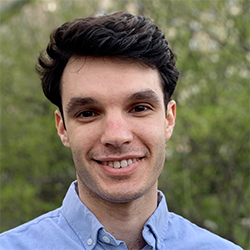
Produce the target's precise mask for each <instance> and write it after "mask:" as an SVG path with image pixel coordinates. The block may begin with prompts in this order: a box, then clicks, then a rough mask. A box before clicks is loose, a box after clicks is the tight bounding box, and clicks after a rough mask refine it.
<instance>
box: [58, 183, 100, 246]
mask: <svg viewBox="0 0 250 250" xmlns="http://www.w3.org/2000/svg"><path fill="white" fill-rule="evenodd" d="M62 213H63V215H64V217H65V219H66V220H67V222H68V224H69V225H70V227H71V228H72V230H73V231H74V232H75V233H76V235H77V236H78V238H79V239H80V240H81V242H82V244H83V245H84V247H85V249H88V250H92V249H93V248H94V247H95V245H96V243H97V235H98V231H99V230H100V229H102V228H103V226H102V224H101V223H100V222H99V221H98V220H97V218H96V217H95V216H94V215H93V213H91V212H90V210H89V209H88V208H87V207H86V206H85V205H84V204H83V203H82V201H81V200H80V198H79V196H78V191H77V181H75V182H73V183H72V184H71V186H70V188H69V190H68V192H67V194H66V196H65V198H64V200H63V205H62ZM86 225H87V227H86Z"/></svg>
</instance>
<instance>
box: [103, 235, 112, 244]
mask: <svg viewBox="0 0 250 250" xmlns="http://www.w3.org/2000/svg"><path fill="white" fill-rule="evenodd" d="M102 239H103V241H104V242H105V243H110V239H109V237H108V236H106V235H105V236H103V237H102Z"/></svg>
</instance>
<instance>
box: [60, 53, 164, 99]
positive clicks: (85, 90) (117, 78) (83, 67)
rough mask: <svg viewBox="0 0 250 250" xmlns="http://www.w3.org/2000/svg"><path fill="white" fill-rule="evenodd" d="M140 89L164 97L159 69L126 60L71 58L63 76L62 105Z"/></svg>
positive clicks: (129, 92)
mask: <svg viewBox="0 0 250 250" xmlns="http://www.w3.org/2000/svg"><path fill="white" fill-rule="evenodd" d="M140 89H152V90H153V91H155V92H156V93H157V94H158V95H159V96H160V97H163V92H162V85H161V77H160V74H159V72H158V70H157V69H153V68H151V67H149V66H147V65H145V64H143V63H141V62H138V61H137V60H133V59H128V58H107V57H72V58H71V59H70V60H69V62H68V64H67V65H66V67H65V69H64V72H63V75H62V99H63V102H64V101H66V100H65V99H68V98H70V97H73V96H76V95H78V96H91V97H92V96H93V95H94V96H96V97H97V98H102V97H105V96H109V97H110V96H111V97H114V96H115V95H122V94H126V93H128V94H131V92H138V91H140Z"/></svg>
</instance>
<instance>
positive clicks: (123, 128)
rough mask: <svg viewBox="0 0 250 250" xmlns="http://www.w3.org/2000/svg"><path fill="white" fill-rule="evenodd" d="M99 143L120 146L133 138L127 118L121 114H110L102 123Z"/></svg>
mask: <svg viewBox="0 0 250 250" xmlns="http://www.w3.org/2000/svg"><path fill="white" fill-rule="evenodd" d="M102 128H103V129H102V132H103V133H102V136H101V143H102V144H103V145H105V146H113V147H121V146H122V145H123V144H127V143H129V142H131V141H132V140H133V133H132V131H131V127H130V125H129V123H128V120H127V119H126V117H124V115H122V114H114V113H113V114H110V115H109V116H107V117H106V119H105V121H104V123H103V124H102Z"/></svg>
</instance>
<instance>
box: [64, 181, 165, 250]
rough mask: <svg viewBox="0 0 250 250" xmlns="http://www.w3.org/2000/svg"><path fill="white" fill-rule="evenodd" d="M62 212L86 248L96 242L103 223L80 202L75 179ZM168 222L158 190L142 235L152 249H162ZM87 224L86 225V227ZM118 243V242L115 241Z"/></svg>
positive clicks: (93, 245) (163, 199) (102, 228)
mask: <svg viewBox="0 0 250 250" xmlns="http://www.w3.org/2000/svg"><path fill="white" fill-rule="evenodd" d="M62 213H63V215H64V217H65V219H66V220H67V222H68V224H69V225H70V227H71V228H72V230H73V231H74V232H75V233H76V235H77V236H78V238H79V239H80V240H81V242H82V244H83V245H84V247H85V248H86V249H87V250H92V249H93V248H94V247H95V245H96V244H97V240H98V239H97V237H98V234H102V233H103V231H104V227H103V225H102V224H101V223H100V222H99V221H98V220H97V218H96V217H95V216H94V214H93V213H92V212H90V210H89V209H88V208H87V207H86V206H85V205H84V204H83V203H82V201H81V200H80V198H79V196H78V191H77V181H75V182H73V183H72V184H71V186H70V188H69V190H68V192H67V194H66V196H65V198H64V200H63V206H62ZM167 224H168V208H167V203H166V199H165V196H164V195H163V193H162V192H161V191H158V207H157V209H156V210H155V211H154V213H153V214H152V216H151V217H150V218H149V219H148V221H147V222H146V223H145V225H144V229H143V232H142V235H143V237H144V239H145V241H146V242H147V243H148V244H149V245H150V246H152V247H153V249H162V248H161V246H162V242H163V240H164V236H165V235H166V231H167ZM86 225H87V227H86ZM117 243H120V241H119V242H116V244H117Z"/></svg>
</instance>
